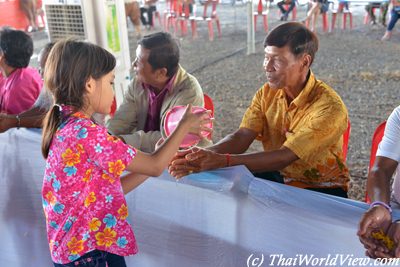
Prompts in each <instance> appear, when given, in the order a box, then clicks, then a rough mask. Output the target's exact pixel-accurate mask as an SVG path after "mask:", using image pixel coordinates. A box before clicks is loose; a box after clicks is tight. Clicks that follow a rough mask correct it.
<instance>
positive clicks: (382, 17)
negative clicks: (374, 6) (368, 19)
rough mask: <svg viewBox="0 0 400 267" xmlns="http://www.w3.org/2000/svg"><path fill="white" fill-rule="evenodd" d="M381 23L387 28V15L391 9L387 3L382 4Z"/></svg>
mask: <svg viewBox="0 0 400 267" xmlns="http://www.w3.org/2000/svg"><path fill="white" fill-rule="evenodd" d="M380 8H381V12H382V14H381V22H382V25H383V26H386V15H387V12H388V9H389V3H388V2H385V3H381V7H380Z"/></svg>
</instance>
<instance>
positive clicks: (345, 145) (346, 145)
mask: <svg viewBox="0 0 400 267" xmlns="http://www.w3.org/2000/svg"><path fill="white" fill-rule="evenodd" d="M350 133H351V124H350V120H349V121H348V123H347V130H346V131H345V132H344V134H343V147H342V150H343V161H344V162H346V159H347V150H348V149H349V139H350Z"/></svg>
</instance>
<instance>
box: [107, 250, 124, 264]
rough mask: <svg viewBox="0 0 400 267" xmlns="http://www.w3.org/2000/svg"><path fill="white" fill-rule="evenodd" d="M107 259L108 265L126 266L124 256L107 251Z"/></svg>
mask: <svg viewBox="0 0 400 267" xmlns="http://www.w3.org/2000/svg"><path fill="white" fill-rule="evenodd" d="M106 259H107V264H108V267H126V262H125V258H124V257H123V256H119V255H115V254H112V253H107V256H106Z"/></svg>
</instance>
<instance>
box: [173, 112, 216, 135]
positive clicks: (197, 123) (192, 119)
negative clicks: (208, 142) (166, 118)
mask: <svg viewBox="0 0 400 267" xmlns="http://www.w3.org/2000/svg"><path fill="white" fill-rule="evenodd" d="M210 112H211V111H209V110H205V111H202V112H196V113H193V112H192V105H191V104H189V105H187V106H186V110H185V113H184V114H183V116H182V119H181V121H180V122H179V125H181V126H182V127H183V126H185V127H188V128H189V131H188V132H190V133H192V134H196V135H198V136H200V137H202V136H203V135H202V134H201V132H202V131H206V132H212V129H211V128H209V127H207V126H206V125H207V124H209V123H210V122H211V120H212V118H211V116H210Z"/></svg>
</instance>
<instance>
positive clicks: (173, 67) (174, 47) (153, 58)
mask: <svg viewBox="0 0 400 267" xmlns="http://www.w3.org/2000/svg"><path fill="white" fill-rule="evenodd" d="M138 44H139V45H141V46H142V47H143V48H146V49H149V50H150V54H149V58H148V62H149V64H150V65H151V67H152V68H153V70H156V69H160V68H167V76H168V77H172V76H174V75H175V73H176V72H177V71H178V64H179V47H178V44H177V42H176V41H175V40H174V38H173V37H172V36H171V34H169V33H167V32H156V33H153V34H149V35H146V36H144V37H143V38H142V39H140V40H139V41H138Z"/></svg>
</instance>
